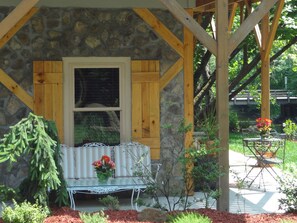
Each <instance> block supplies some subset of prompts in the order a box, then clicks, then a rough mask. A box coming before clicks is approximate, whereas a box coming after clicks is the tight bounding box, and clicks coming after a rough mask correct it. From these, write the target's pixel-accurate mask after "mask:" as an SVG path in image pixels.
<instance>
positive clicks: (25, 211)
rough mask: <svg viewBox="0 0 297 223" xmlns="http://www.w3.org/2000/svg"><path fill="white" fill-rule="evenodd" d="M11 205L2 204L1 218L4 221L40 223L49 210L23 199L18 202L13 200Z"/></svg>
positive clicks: (9, 222) (11, 222)
mask: <svg viewBox="0 0 297 223" xmlns="http://www.w3.org/2000/svg"><path fill="white" fill-rule="evenodd" d="M13 206H14V208H12V207H10V206H6V205H5V204H3V211H2V219H3V221H4V222H5V223H24V222H26V223H42V222H43V221H44V219H45V218H46V217H47V216H48V214H49V210H48V209H47V208H46V207H43V206H41V205H38V203H36V204H31V203H29V202H27V201H25V202H22V203H21V204H18V203H16V202H15V201H14V204H13Z"/></svg>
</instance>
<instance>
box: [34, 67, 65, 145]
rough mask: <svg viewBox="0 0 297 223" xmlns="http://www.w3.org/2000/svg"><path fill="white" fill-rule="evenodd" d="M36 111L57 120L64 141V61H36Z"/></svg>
mask: <svg viewBox="0 0 297 223" xmlns="http://www.w3.org/2000/svg"><path fill="white" fill-rule="evenodd" d="M33 83H34V113H35V114H37V115H41V116H43V117H44V118H45V119H48V120H53V121H55V123H56V125H57V129H58V134H59V137H60V140H61V141H62V142H63V64H62V61H34V62H33Z"/></svg>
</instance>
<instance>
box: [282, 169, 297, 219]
mask: <svg viewBox="0 0 297 223" xmlns="http://www.w3.org/2000/svg"><path fill="white" fill-rule="evenodd" d="M296 177H297V166H296V164H291V165H290V166H287V170H286V172H285V174H284V176H283V177H282V178H281V179H279V183H280V188H279V191H280V193H283V194H284V195H285V196H284V197H283V198H280V199H279V203H280V209H282V210H285V211H287V212H294V213H296V212H297V180H296Z"/></svg>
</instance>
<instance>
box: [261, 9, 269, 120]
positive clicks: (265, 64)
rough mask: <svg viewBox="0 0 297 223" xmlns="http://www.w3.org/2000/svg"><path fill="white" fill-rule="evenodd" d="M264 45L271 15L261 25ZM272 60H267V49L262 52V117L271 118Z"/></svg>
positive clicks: (266, 16)
mask: <svg viewBox="0 0 297 223" xmlns="http://www.w3.org/2000/svg"><path fill="white" fill-rule="evenodd" d="M261 29H262V35H263V38H262V45H263V46H266V45H267V39H268V33H269V14H267V15H265V16H264V17H263V19H262V23H261ZM269 70H270V58H269V57H268V58H265V49H264V48H262V50H261V117H262V118H270V77H269Z"/></svg>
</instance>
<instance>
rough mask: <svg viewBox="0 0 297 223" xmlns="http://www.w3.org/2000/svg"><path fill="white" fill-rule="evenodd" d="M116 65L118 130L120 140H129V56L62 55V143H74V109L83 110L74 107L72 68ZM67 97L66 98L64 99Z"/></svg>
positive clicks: (71, 144)
mask: <svg viewBox="0 0 297 223" xmlns="http://www.w3.org/2000/svg"><path fill="white" fill-rule="evenodd" d="M83 67H85V68H92V67H93V68H94V67H104V68H108V67H118V68H120V107H118V108H113V109H112V110H114V111H119V110H120V111H121V119H120V132H121V142H126V141H130V140H131V129H132V126H131V125H132V124H131V60H130V58H129V57H64V58H63V69H64V71H63V72H64V74H63V77H64V81H63V83H64V98H65V100H64V101H65V102H64V143H65V144H67V145H70V146H73V145H74V138H73V137H74V123H73V119H74V113H73V112H74V111H85V110H86V109H84V108H74V97H73V95H74V80H73V78H72V77H73V75H72V74H73V70H74V68H83ZM66 99H67V100H66ZM88 110H89V111H104V110H106V108H90V109H88Z"/></svg>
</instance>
